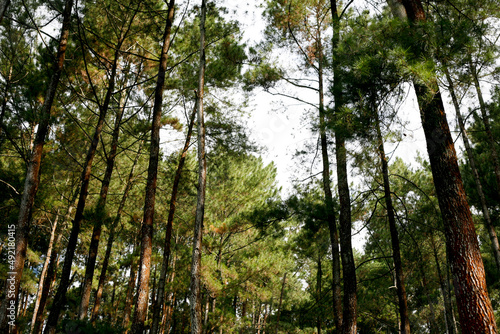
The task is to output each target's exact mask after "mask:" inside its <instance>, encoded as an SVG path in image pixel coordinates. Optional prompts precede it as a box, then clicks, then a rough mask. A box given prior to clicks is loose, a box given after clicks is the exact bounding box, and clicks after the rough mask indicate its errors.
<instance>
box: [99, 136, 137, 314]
mask: <svg viewBox="0 0 500 334" xmlns="http://www.w3.org/2000/svg"><path fill="white" fill-rule="evenodd" d="M142 144H143V142H141V144H140V146H139V149H138V150H137V154H136V156H135V159H134V162H133V164H132V168H131V169H130V173H129V175H128V178H127V183H126V185H125V190H124V191H123V195H122V199H121V201H120V205H119V206H118V211H117V213H116V217H115V219H114V221H113V223H112V224H111V231H110V232H109V237H108V242H107V245H106V253H105V255H104V260H103V262H102V269H101V274H100V276H99V285H98V287H97V291H96V293H95V298H94V307H93V309H92V319H91V320H92V322H94V321H95V320H96V319H97V315H98V314H99V308H100V305H101V298H102V291H103V290H104V284H105V283H106V272H107V270H108V265H109V259H110V257H111V250H112V248H113V242H114V238H115V229H116V227H117V226H118V224H119V223H120V220H121V217H122V213H123V208H124V207H125V203H126V202H127V198H128V193H129V192H130V190H131V189H132V186H133V179H134V171H135V167H136V165H137V162H138V161H139V157H140V155H141V149H142Z"/></svg>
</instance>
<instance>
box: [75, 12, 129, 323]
mask: <svg viewBox="0 0 500 334" xmlns="http://www.w3.org/2000/svg"><path fill="white" fill-rule="evenodd" d="M131 23H132V20H131ZM125 35H126V33H125V34H124V35H123V36H120V39H119V41H118V43H117V46H116V50H115V56H114V60H113V65H112V68H111V75H110V78H109V84H108V90H107V93H106V98H105V100H104V103H103V105H102V108H101V109H102V111H101V112H104V113H105V114H106V113H107V111H108V110H109V104H110V102H111V96H112V94H113V91H114V90H115V78H116V69H117V66H118V60H119V58H120V48H121V46H122V44H123V41H124V39H125ZM122 116H123V109H122V107H121V106H120V107H119V109H118V113H117V115H116V119H115V125H114V129H113V135H112V140H111V149H110V151H109V154H108V156H107V159H106V160H107V161H106V171H105V172H104V177H103V180H102V184H101V191H100V194H99V200H98V201H97V205H96V211H97V213H98V214H97V215H96V219H95V221H94V227H93V229H92V237H91V239H90V245H89V254H88V257H87V263H86V266H85V277H84V279H83V287H82V292H81V300H80V308H79V318H80V320H83V319H85V318H87V312H88V308H89V301H90V293H91V292H92V281H93V279H94V270H95V264H96V261H97V251H98V249H99V240H100V238H101V231H102V221H103V219H104V217H105V212H106V199H107V196H108V190H109V184H110V183H111V176H112V174H113V169H114V166H115V158H116V152H117V148H118V137H119V134H120V125H121V119H122Z"/></svg>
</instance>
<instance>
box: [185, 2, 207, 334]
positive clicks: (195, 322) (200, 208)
mask: <svg viewBox="0 0 500 334" xmlns="http://www.w3.org/2000/svg"><path fill="white" fill-rule="evenodd" d="M206 13H207V6H206V3H205V0H202V1H201V12H200V67H199V79H198V91H197V94H198V199H197V203H196V218H195V226H194V237H193V256H192V264H191V284H190V298H189V304H190V305H189V306H190V310H191V334H201V332H202V323H201V320H202V319H201V295H200V276H201V251H202V249H201V247H202V240H203V218H204V213H205V186H206V181H207V161H206V159H205V122H204V115H203V93H204V86H205V18H206Z"/></svg>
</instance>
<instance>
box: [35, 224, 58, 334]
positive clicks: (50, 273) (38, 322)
mask: <svg viewBox="0 0 500 334" xmlns="http://www.w3.org/2000/svg"><path fill="white" fill-rule="evenodd" d="M62 235H63V234H62V233H59V234H58V235H57V239H56V240H55V241H54V247H55V248H57V246H58V245H59V243H60V242H61V238H62ZM57 264H58V252H57V249H56V250H54V251H53V252H52V253H51V254H50V262H49V266H48V268H47V274H46V275H45V279H44V282H43V288H42V293H41V294H40V301H39V303H38V309H37V312H36V313H34V315H35V321H34V324H33V329H32V330H31V333H33V334H40V333H41V332H42V325H43V317H44V310H45V306H46V305H47V299H48V297H49V291H50V288H51V286H52V282H54V281H55V279H56V271H57Z"/></svg>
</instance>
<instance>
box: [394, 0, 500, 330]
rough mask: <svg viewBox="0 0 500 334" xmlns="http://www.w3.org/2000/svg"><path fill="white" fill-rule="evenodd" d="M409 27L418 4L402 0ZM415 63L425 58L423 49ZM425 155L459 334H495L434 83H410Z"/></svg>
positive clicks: (420, 17)
mask: <svg viewBox="0 0 500 334" xmlns="http://www.w3.org/2000/svg"><path fill="white" fill-rule="evenodd" d="M402 4H403V5H404V7H405V9H406V13H407V16H408V19H409V21H410V24H412V25H414V26H415V30H416V31H417V30H418V29H419V26H418V23H420V22H423V21H425V20H426V17H425V12H424V9H423V7H422V3H421V2H420V0H402ZM419 46H420V49H419V48H418V47H414V48H413V50H412V51H413V52H414V56H415V57H422V56H426V50H425V49H424V47H423V45H420V44H419ZM414 87H415V92H416V95H417V99H418V104H419V107H420V116H421V119H422V126H423V128H424V134H425V138H426V142H427V151H428V153H429V160H430V165H431V169H432V175H433V179H434V185H435V188H436V194H437V198H438V202H439V207H440V209H441V215H442V217H443V224H444V229H445V236H446V246H447V249H448V255H449V259H450V265H451V270H452V273H453V281H454V285H455V294H456V298H457V305H458V313H459V317H460V326H461V328H462V333H468V334H469V333H470V334H475V333H497V328H496V323H495V318H494V314H493V309H492V306H491V301H490V298H489V296H488V291H487V289H486V280H485V272H484V266H483V260H482V258H481V252H480V249H479V244H478V240H477V234H476V231H475V227H474V223H473V221H472V215H471V212H470V208H469V205H468V203H467V198H466V195H465V190H464V186H463V183H462V177H461V175H460V171H459V168H458V162H457V156H456V152H455V147H454V144H453V140H452V137H451V133H450V129H449V127H448V121H447V119H446V114H445V112H444V105H443V100H442V98H441V94H440V92H439V87H438V84H437V81H436V80H434V81H433V82H430V83H429V82H428V83H427V84H426V85H424V84H423V83H421V82H418V81H417V80H414Z"/></svg>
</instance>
